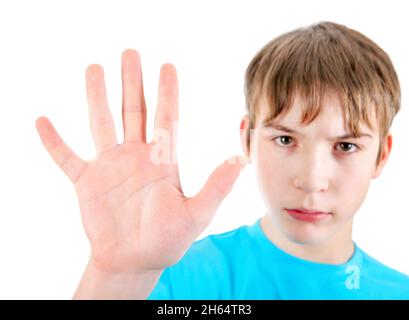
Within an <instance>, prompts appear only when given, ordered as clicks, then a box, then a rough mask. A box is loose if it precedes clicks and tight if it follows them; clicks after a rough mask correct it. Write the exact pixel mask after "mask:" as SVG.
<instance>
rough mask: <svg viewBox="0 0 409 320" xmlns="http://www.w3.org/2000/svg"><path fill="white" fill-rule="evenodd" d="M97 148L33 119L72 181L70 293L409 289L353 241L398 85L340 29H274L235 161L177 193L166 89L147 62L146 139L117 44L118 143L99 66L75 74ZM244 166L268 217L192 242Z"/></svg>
mask: <svg viewBox="0 0 409 320" xmlns="http://www.w3.org/2000/svg"><path fill="white" fill-rule="evenodd" d="M86 80H87V97H88V104H89V109H90V124H91V130H92V133H93V137H94V141H95V145H96V149H97V153H98V155H97V157H96V158H95V159H94V160H92V161H90V162H85V161H84V160H82V159H80V158H79V157H78V156H77V155H75V154H74V153H73V152H72V151H71V149H70V148H69V147H68V146H67V145H66V144H65V143H64V142H63V141H62V140H61V138H60V137H59V135H58V134H57V132H56V131H55V130H54V128H53V127H52V125H51V124H50V122H49V121H48V119H47V118H44V117H40V118H39V119H37V122H36V126H37V129H38V132H39V134H40V137H41V139H42V141H43V143H44V145H45V147H46V149H47V150H48V152H49V153H50V155H51V156H52V157H53V159H54V160H55V161H56V163H57V164H58V165H59V166H60V167H61V168H62V170H63V171H64V172H65V174H66V175H67V176H68V177H69V178H70V179H71V181H72V182H73V184H74V186H75V189H76V192H77V195H78V198H79V204H80V209H81V214H82V220H83V224H84V228H85V231H86V234H87V237H88V238H89V240H90V243H91V254H90V259H89V263H88V266H87V268H86V270H85V272H84V275H83V277H82V279H81V281H80V284H79V287H78V289H77V291H76V293H75V295H74V298H75V299H87V298H88V299H89V298H97V299H111V298H118V299H128V298H135V299H146V298H149V299H408V298H409V277H408V276H406V275H404V274H402V273H400V272H398V271H396V270H392V269H391V268H389V267H387V266H385V265H383V264H382V263H380V262H379V261H377V260H375V259H373V258H371V257H370V256H369V255H367V254H366V253H365V252H364V251H363V250H361V249H360V248H359V247H358V246H357V245H356V244H355V242H354V241H353V240H352V222H353V216H354V214H355V213H356V211H357V210H358V208H359V207H360V206H361V204H362V202H363V200H364V198H365V195H366V193H367V190H368V187H369V182H370V180H371V179H372V178H376V177H378V176H379V175H380V173H381V171H382V168H383V167H384V165H385V163H386V161H387V159H388V156H389V154H390V151H391V147H392V136H391V134H390V132H389V128H390V127H391V124H392V120H393V118H394V116H395V114H396V113H397V112H398V111H399V108H400V88H399V82H398V78H397V75H396V73H395V71H394V68H393V66H392V63H391V61H390V59H389V57H388V55H387V54H386V53H385V52H384V51H383V50H382V49H381V48H379V47H378V46H377V45H376V44H375V43H373V42H372V41H371V40H370V39H368V38H366V37H365V36H363V35H362V34H360V33H358V32H356V31H354V30H351V29H348V28H347V27H345V26H342V25H339V24H335V23H331V22H323V23H319V24H316V25H312V26H310V27H307V28H300V29H297V30H294V31H292V32H289V33H286V34H283V35H281V36H280V37H278V38H276V39H273V40H272V41H271V42H270V43H268V44H267V45H266V46H265V47H264V48H262V49H261V50H260V52H259V53H258V54H257V55H256V56H255V57H254V58H253V60H252V61H251V63H250V65H249V66H248V68H247V71H246V79H245V80H246V82H245V95H246V106H247V114H246V115H245V116H244V117H243V120H242V122H241V125H240V129H241V141H242V145H243V150H244V153H245V157H233V158H230V159H229V160H228V161H226V162H225V163H223V164H221V165H220V166H219V167H218V168H216V170H215V171H214V172H213V173H212V175H211V176H210V177H209V179H208V180H207V182H206V184H205V186H204V187H203V189H202V190H201V191H200V192H199V193H198V194H197V195H196V196H194V197H191V198H187V197H185V196H184V195H183V191H182V188H181V185H180V181H179V175H178V167H177V159H176V157H175V154H174V152H171V150H169V148H170V146H171V145H172V146H173V147H174V145H175V141H176V136H175V130H174V129H175V128H176V124H177V120H178V107H177V105H178V85H177V79H176V70H175V69H174V67H173V66H172V65H171V64H165V65H164V66H163V67H162V69H161V74H160V83H159V98H158V106H157V111H156V115H155V133H154V138H153V141H152V142H151V143H147V142H146V136H145V122H146V106H145V100H144V96H143V89H142V86H143V84H142V76H141V69H140V60H139V55H138V54H137V53H136V52H135V51H133V50H126V51H125V52H124V53H123V55H122V83H123V107H122V110H123V127H124V143H122V144H118V143H117V139H116V136H115V128H114V125H113V121H112V117H111V115H110V112H109V108H108V105H107V99H106V93H105V87H104V79H103V70H102V68H101V67H100V66H98V65H91V66H89V67H88V68H87V71H86ZM247 162H251V163H254V165H255V166H256V171H257V178H258V181H259V189H260V192H261V194H262V197H263V199H264V202H265V205H266V208H267V210H266V214H265V216H264V217H263V218H261V219H259V220H257V221H256V223H254V224H253V225H251V226H242V227H240V228H237V229H235V230H232V231H230V232H226V233H223V234H220V235H212V236H208V237H206V238H204V239H202V240H200V241H196V242H195V239H196V238H197V237H198V236H199V235H200V234H201V232H202V231H203V230H204V229H205V228H206V227H207V226H208V225H209V223H210V221H211V219H212V217H213V215H214V213H215V212H216V210H217V208H218V206H219V205H220V203H221V201H222V200H223V199H224V197H225V196H226V195H227V194H228V192H229V191H230V189H231V188H232V185H233V183H234V181H235V180H236V179H237V177H238V175H239V173H240V171H241V170H242V168H243V167H244V165H245V164H246V163H247Z"/></svg>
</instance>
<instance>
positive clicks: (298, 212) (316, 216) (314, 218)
mask: <svg viewBox="0 0 409 320" xmlns="http://www.w3.org/2000/svg"><path fill="white" fill-rule="evenodd" d="M285 211H286V212H287V213H288V214H289V215H290V216H291V217H292V218H294V219H295V220H298V221H304V222H318V221H320V220H323V219H325V218H327V217H328V216H330V215H331V213H330V212H325V211H320V210H317V209H304V208H295V209H285Z"/></svg>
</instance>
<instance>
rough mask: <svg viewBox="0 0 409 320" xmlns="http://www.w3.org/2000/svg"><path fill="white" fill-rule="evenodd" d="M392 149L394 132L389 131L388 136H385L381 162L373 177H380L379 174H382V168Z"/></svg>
mask: <svg viewBox="0 0 409 320" xmlns="http://www.w3.org/2000/svg"><path fill="white" fill-rule="evenodd" d="M391 150H392V134H391V133H389V134H388V136H387V137H386V138H385V142H384V145H383V150H382V151H381V155H380V160H379V163H378V165H377V166H376V168H375V172H374V174H373V176H372V178H373V179H375V178H377V177H379V175H380V174H381V172H382V169H383V167H384V166H385V164H386V161H387V160H388V158H389V155H390V153H391Z"/></svg>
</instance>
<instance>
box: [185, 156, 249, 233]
mask: <svg viewBox="0 0 409 320" xmlns="http://www.w3.org/2000/svg"><path fill="white" fill-rule="evenodd" d="M246 163H247V160H246V158H244V157H241V156H234V157H231V158H229V159H227V160H226V161H225V162H224V163H222V164H221V165H219V166H218V167H217V168H216V169H215V170H214V171H213V173H212V174H211V175H210V177H209V178H208V179H207V181H206V183H205V185H204V186H203V188H202V189H201V190H200V191H199V193H198V194H197V195H196V196H194V197H191V198H187V200H186V201H187V205H188V207H189V211H190V212H191V214H192V215H193V218H194V220H195V222H196V225H198V226H201V227H202V228H206V227H207V226H208V225H209V224H210V222H211V220H212V218H213V216H214V214H215V213H216V210H217V208H218V207H219V205H220V204H221V202H222V201H223V199H224V198H225V197H226V196H227V195H228V194H229V192H230V191H231V189H232V188H233V184H234V182H235V181H236V179H237V178H238V176H239V175H240V172H241V171H242V169H243V168H244V167H245V165H246Z"/></svg>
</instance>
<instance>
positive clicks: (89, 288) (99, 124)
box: [36, 49, 246, 299]
mask: <svg viewBox="0 0 409 320" xmlns="http://www.w3.org/2000/svg"><path fill="white" fill-rule="evenodd" d="M121 71H122V89H123V90H122V93H123V95H122V120H123V123H122V124H123V130H124V141H123V142H122V143H118V141H117V137H116V134H115V132H116V131H115V126H114V122H113V120H112V116H111V113H110V111H109V106H108V102H107V96H106V90H105V81H104V72H103V68H102V66H100V65H98V64H92V65H90V66H88V68H87V69H86V72H85V77H86V89H87V99H88V106H89V117H90V127H91V132H92V136H93V138H94V142H95V147H96V151H97V154H96V156H95V158H94V159H93V160H92V161H85V160H83V159H81V158H80V157H78V156H77V155H76V154H75V153H74V152H73V151H72V149H71V148H70V147H68V146H67V144H66V143H65V142H64V141H63V140H62V139H61V137H60V135H59V134H58V133H57V131H56V130H55V129H54V126H53V125H52V124H51V122H50V120H49V119H48V118H46V117H40V118H38V119H37V120H36V128H37V131H38V134H39V136H40V138H41V141H42V143H43V144H44V147H45V149H46V150H47V151H48V153H49V154H50V156H51V157H52V158H53V160H54V161H55V162H56V164H57V165H58V166H59V167H60V168H61V169H62V171H63V172H64V173H65V174H66V175H67V176H68V178H69V179H70V181H71V182H72V183H73V185H74V187H75V191H76V193H77V196H78V202H79V206H80V211H81V218H82V223H83V226H84V230H85V233H86V235H87V237H88V240H89V242H90V244H91V252H90V259H89V263H88V265H87V268H86V270H85V272H84V275H83V277H82V279H81V282H80V284H79V286H78V289H77V291H76V293H75V295H74V298H76V299H99V298H101V299H117V298H123V299H132V298H136V299H145V298H146V297H147V296H148V294H149V293H150V292H151V290H152V289H153V288H154V285H155V283H156V282H157V280H158V279H159V277H160V274H161V273H162V272H163V270H164V269H165V268H166V267H168V266H170V265H173V264H175V263H176V262H178V261H179V260H180V259H181V257H182V256H183V255H184V254H185V252H186V251H187V249H188V248H189V247H190V246H191V245H192V243H193V242H194V241H195V240H196V238H197V237H198V236H199V235H200V234H201V233H202V232H203V231H204V230H205V228H207V226H208V225H209V224H210V222H211V220H212V218H213V216H214V214H215V212H216V210H217V208H218V207H219V205H220V203H221V202H222V200H223V199H224V198H225V197H226V196H227V194H228V193H229V192H230V190H231V188H232V186H233V183H234V181H235V180H236V179H237V177H238V176H239V174H240V172H241V170H242V169H243V167H244V165H245V164H246V162H244V161H243V158H242V157H240V156H234V157H231V158H229V159H227V160H226V161H225V162H224V163H222V164H220V165H219V166H218V167H217V168H216V169H215V170H214V171H213V173H212V174H211V175H210V176H209V178H208V179H207V181H206V183H205V185H204V186H203V188H202V189H201V190H200V191H199V193H198V194H196V195H195V196H193V197H186V196H185V195H184V193H183V190H182V186H181V183H180V179H179V170H178V164H177V156H176V154H175V152H173V151H174V150H176V149H177V148H176V140H177V139H176V132H177V130H176V128H177V122H178V81H177V73H176V68H175V67H174V66H173V65H172V64H169V63H167V64H164V65H163V66H162V68H161V71H160V77H159V90H158V105H157V108H156V113H155V125H154V134H153V137H154V138H153V141H151V142H147V141H146V129H145V128H146V111H147V110H146V105H145V98H144V93H143V82H142V71H141V65H140V56H139V53H138V52H137V51H135V50H132V49H128V50H125V51H124V52H123V54H122V69H121ZM169 142H170V143H169ZM171 145H173V150H170V149H169V148H170V146H171ZM168 155H172V157H168ZM158 160H160V161H158Z"/></svg>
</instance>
